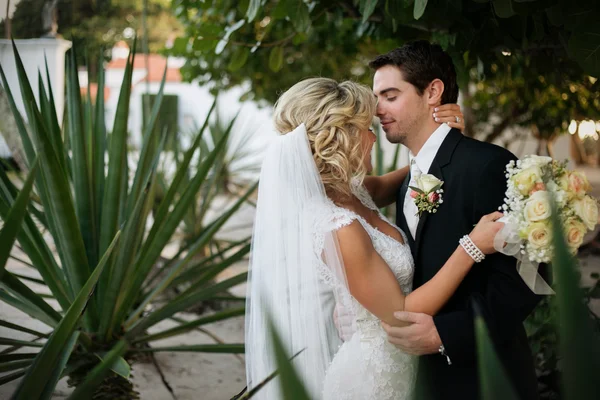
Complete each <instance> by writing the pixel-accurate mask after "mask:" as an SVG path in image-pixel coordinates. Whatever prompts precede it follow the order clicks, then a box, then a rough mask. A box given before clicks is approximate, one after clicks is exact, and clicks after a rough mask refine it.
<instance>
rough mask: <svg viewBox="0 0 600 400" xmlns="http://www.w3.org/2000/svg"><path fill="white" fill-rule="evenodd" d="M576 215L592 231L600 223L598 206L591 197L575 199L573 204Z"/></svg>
mask: <svg viewBox="0 0 600 400" xmlns="http://www.w3.org/2000/svg"><path fill="white" fill-rule="evenodd" d="M572 205H573V209H574V210H575V213H576V214H577V216H578V217H579V218H581V220H582V221H583V223H584V224H585V226H586V227H587V228H588V229H589V230H590V231H591V230H593V229H594V227H595V226H596V224H597V223H598V204H597V203H596V200H594V199H592V198H591V197H590V196H585V197H584V198H583V199H575V200H574V201H573V203H572Z"/></svg>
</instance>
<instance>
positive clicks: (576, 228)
mask: <svg viewBox="0 0 600 400" xmlns="http://www.w3.org/2000/svg"><path fill="white" fill-rule="evenodd" d="M564 229H565V236H566V240H567V245H568V246H569V247H570V248H571V250H572V251H573V252H574V251H575V250H577V249H578V248H579V247H580V246H581V243H583V237H584V236H585V232H586V228H585V225H584V224H583V223H581V222H579V221H578V220H576V219H575V218H570V219H569V220H567V222H566V223H565V227H564Z"/></svg>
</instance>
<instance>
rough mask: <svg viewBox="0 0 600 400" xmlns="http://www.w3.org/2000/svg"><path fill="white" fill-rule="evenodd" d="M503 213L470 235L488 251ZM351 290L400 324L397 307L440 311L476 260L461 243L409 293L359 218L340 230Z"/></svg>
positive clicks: (373, 310) (483, 222)
mask: <svg viewBox="0 0 600 400" xmlns="http://www.w3.org/2000/svg"><path fill="white" fill-rule="evenodd" d="M501 215H502V214H501V213H493V214H489V215H486V216H484V217H482V218H481V221H480V222H479V223H478V224H477V226H476V227H475V228H474V229H473V231H472V232H471V234H470V235H469V236H470V237H471V239H472V240H473V242H474V243H475V245H476V246H477V247H479V249H481V251H482V252H483V253H484V254H491V253H493V252H494V251H495V250H494V247H493V241H494V237H495V236H496V233H497V232H498V231H499V230H500V228H501V227H502V225H503V224H502V223H498V222H494V221H495V220H496V219H497V218H499V217H500V216H501ZM337 237H338V241H339V245H340V251H341V255H342V258H343V261H344V268H345V271H346V278H347V280H348V287H349V289H350V293H351V294H352V296H354V298H356V300H358V302H359V303H361V304H362V305H363V306H364V307H365V308H366V309H367V310H369V311H370V312H371V313H373V314H374V315H375V316H376V317H377V318H379V319H380V320H382V321H383V322H385V323H387V324H389V325H392V326H400V325H403V324H404V323H402V322H400V321H398V320H397V319H396V318H394V312H396V311H412V312H420V313H425V314H429V315H434V314H436V313H437V312H438V311H439V310H440V309H441V308H442V307H443V306H444V304H445V303H446V302H447V301H448V299H450V297H451V296H452V295H453V294H454V292H455V291H456V289H457V288H458V286H459V285H460V283H461V282H462V280H463V279H464V277H465V276H466V275H467V273H468V272H469V271H470V269H471V267H472V266H473V264H474V261H473V259H472V258H471V257H470V256H469V255H468V254H467V253H466V252H465V250H464V249H463V248H462V246H460V245H458V247H457V249H456V251H455V252H454V254H452V256H451V257H450V258H449V259H448V261H446V263H445V264H444V266H443V267H442V268H441V269H440V270H439V271H438V273H437V274H436V275H435V276H434V277H433V278H432V279H431V280H429V281H428V282H427V283H426V284H424V285H423V286H421V287H419V288H418V289H416V290H414V291H413V292H412V293H410V294H409V295H408V296H405V295H404V293H402V290H401V288H400V285H399V284H398V281H397V280H396V277H395V276H394V273H393V272H392V270H391V269H390V268H389V266H388V265H387V264H386V262H385V261H384V260H383V258H381V256H380V255H379V254H378V253H377V252H376V251H375V249H374V248H373V244H372V242H371V238H370V237H369V235H368V234H367V232H366V231H365V230H364V228H363V227H362V225H361V224H360V223H359V222H358V221H354V222H353V223H352V224H350V225H348V226H346V227H344V228H341V229H339V230H338V231H337Z"/></svg>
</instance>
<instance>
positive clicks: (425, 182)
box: [417, 174, 444, 193]
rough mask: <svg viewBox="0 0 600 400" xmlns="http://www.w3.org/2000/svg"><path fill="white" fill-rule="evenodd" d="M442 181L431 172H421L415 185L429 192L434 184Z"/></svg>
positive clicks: (439, 183)
mask: <svg viewBox="0 0 600 400" xmlns="http://www.w3.org/2000/svg"><path fill="white" fill-rule="evenodd" d="M442 183H444V182H442V181H441V180H439V179H438V178H436V177H435V176H433V175H431V174H423V175H421V176H420V177H419V178H418V179H417V186H418V187H419V189H421V190H422V191H423V192H425V193H429V192H431V191H432V190H433V189H434V188H435V187H436V186H439V185H441V184H442Z"/></svg>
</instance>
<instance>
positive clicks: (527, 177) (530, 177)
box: [512, 166, 542, 196]
mask: <svg viewBox="0 0 600 400" xmlns="http://www.w3.org/2000/svg"><path fill="white" fill-rule="evenodd" d="M512 180H513V183H514V184H515V187H516V188H517V190H519V192H521V194H522V195H524V196H526V195H528V194H529V192H531V190H532V189H533V188H534V186H535V185H536V183H538V182H541V180H542V171H541V170H540V168H539V167H537V166H531V167H529V168H526V169H524V170H522V171H521V172H519V173H518V174H515V175H514V176H513V177H512Z"/></svg>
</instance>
